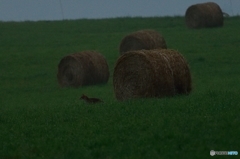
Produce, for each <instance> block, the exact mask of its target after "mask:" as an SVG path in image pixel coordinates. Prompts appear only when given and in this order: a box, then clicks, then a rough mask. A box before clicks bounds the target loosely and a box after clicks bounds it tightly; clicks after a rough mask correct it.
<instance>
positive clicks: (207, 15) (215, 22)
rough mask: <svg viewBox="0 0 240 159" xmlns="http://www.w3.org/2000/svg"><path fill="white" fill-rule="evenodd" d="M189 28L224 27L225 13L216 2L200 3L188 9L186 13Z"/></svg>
mask: <svg viewBox="0 0 240 159" xmlns="http://www.w3.org/2000/svg"><path fill="white" fill-rule="evenodd" d="M185 23H186V25H187V27H188V28H196V29H198V28H207V27H221V26H223V13H222V10H221V8H220V7H219V5H218V4H216V3H214V2H207V3H200V4H195V5H191V6H190V7H188V9H187V10H186V13H185Z"/></svg>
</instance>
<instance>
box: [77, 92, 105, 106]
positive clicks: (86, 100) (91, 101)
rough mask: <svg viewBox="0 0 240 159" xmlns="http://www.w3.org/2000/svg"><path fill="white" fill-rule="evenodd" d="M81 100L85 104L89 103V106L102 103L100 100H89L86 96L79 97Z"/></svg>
mask: <svg viewBox="0 0 240 159" xmlns="http://www.w3.org/2000/svg"><path fill="white" fill-rule="evenodd" d="M80 99H81V100H84V101H85V102H87V103H89V104H95V103H103V101H102V100H101V99H98V98H89V97H88V96H86V95H84V94H83V95H82V96H81V97H80Z"/></svg>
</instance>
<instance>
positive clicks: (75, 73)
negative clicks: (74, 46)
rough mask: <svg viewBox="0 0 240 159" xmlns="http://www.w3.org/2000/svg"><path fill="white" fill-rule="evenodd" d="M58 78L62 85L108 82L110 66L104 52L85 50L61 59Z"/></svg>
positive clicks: (75, 85) (77, 85)
mask: <svg viewBox="0 0 240 159" xmlns="http://www.w3.org/2000/svg"><path fill="white" fill-rule="evenodd" d="M57 78H58V83H59V85H60V86H62V87H68V86H70V87H79V86H83V85H94V84H101V83H107V81H108V78H109V68H108V64H107V61H106V59H105V58H104V56H103V55H102V54H100V53H98V52H96V51H83V52H80V53H75V54H70V55H67V56H65V57H63V58H62V59H61V61H60V63H59V64H58V73H57Z"/></svg>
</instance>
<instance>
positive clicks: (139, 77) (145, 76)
mask: <svg viewBox="0 0 240 159" xmlns="http://www.w3.org/2000/svg"><path fill="white" fill-rule="evenodd" d="M113 86H114V93H115V97H116V98H117V100H120V101H122V100H127V99H131V98H148V97H158V98H162V97H168V96H174V95H176V94H189V93H190V91H191V89H192V88H191V75H190V70H189V67H188V64H187V62H186V60H185V59H184V57H183V56H182V55H181V54H180V53H179V52H177V51H174V50H167V49H161V50H159V49H158V50H139V51H129V52H127V53H125V54H123V55H122V56H121V57H120V58H119V59H118V60H117V62H116V65H115V68H114V73H113Z"/></svg>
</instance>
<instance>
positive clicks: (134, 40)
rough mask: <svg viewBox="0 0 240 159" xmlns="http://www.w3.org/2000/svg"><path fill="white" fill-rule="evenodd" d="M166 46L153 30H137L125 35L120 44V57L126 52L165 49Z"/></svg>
mask: <svg viewBox="0 0 240 159" xmlns="http://www.w3.org/2000/svg"><path fill="white" fill-rule="evenodd" d="M166 48H167V44H166V41H165V39H164V38H163V36H162V35H160V33H158V32H157V31H155V30H150V29H146V30H139V31H136V32H133V33H131V34H128V35H126V36H125V37H124V38H123V39H122V40H121V43H120V46H119V52H120V55H122V54H124V53H125V52H127V51H136V50H142V49H144V50H152V49H166Z"/></svg>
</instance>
